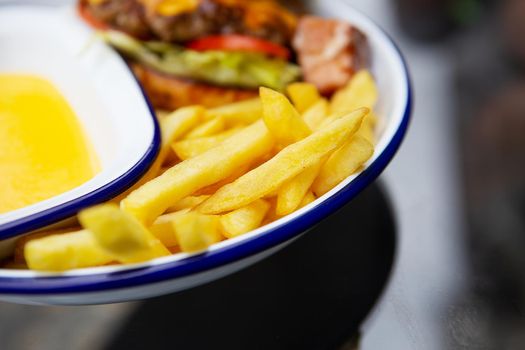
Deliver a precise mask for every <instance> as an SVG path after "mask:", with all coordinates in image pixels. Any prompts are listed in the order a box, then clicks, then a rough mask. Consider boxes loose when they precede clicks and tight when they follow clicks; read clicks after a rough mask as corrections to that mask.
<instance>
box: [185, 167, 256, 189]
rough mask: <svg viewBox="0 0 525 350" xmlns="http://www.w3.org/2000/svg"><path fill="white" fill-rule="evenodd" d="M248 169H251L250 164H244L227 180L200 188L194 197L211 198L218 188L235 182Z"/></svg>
mask: <svg viewBox="0 0 525 350" xmlns="http://www.w3.org/2000/svg"><path fill="white" fill-rule="evenodd" d="M250 168H251V163H245V164H243V165H241V166H239V167H238V168H237V169H236V170H235V171H234V172H233V174H231V175H230V176H228V177H227V178H225V179H222V180H221V181H219V182H216V183H214V184H213V185H209V186H206V187H203V188H201V189H200V190H198V191H196V192H195V195H196V196H211V195H212V194H214V193H215V192H217V191H218V190H219V188H221V187H223V186H224V185H227V184H229V183H231V182H233V181H235V180H237V179H238V178H240V177H241V176H243V175H244V174H246V173H247V172H248V170H249V169H250Z"/></svg>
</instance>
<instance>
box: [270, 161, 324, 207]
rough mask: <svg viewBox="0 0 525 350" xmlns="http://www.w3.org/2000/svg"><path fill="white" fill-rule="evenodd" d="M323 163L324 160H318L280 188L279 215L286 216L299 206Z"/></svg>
mask: <svg viewBox="0 0 525 350" xmlns="http://www.w3.org/2000/svg"><path fill="white" fill-rule="evenodd" d="M322 163H323V162H322V161H318V162H317V163H315V164H314V165H312V166H310V167H309V168H307V169H305V170H304V171H303V172H302V173H300V174H299V175H297V176H296V177H294V178H293V179H291V180H290V181H288V182H287V183H285V184H284V185H283V186H282V187H281V188H280V189H279V193H278V194H277V208H276V213H277V215H279V216H285V215H288V214H290V213H292V212H293V211H294V210H296V209H297V208H299V206H300V205H301V201H302V200H303V198H304V196H305V195H306V193H307V192H308V190H309V189H310V186H312V183H313V182H314V180H315V178H316V177H317V175H318V174H319V171H320V170H321V166H322Z"/></svg>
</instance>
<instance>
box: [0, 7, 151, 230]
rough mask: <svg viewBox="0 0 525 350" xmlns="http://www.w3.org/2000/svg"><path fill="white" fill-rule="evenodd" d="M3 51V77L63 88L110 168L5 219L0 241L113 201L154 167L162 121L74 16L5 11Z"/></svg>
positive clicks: (0, 12) (0, 26)
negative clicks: (22, 76) (30, 77)
mask: <svg viewBox="0 0 525 350" xmlns="http://www.w3.org/2000/svg"><path fill="white" fill-rule="evenodd" d="M28 23H30V25H28ZM0 52H1V54H0V73H20V74H33V75H38V76H41V77H44V78H46V79H47V80H49V81H51V82H52V83H53V85H54V86H56V87H57V88H58V90H59V91H60V92H61V94H62V95H63V96H64V97H65V99H66V100H67V101H68V102H69V104H70V106H71V107H72V108H73V110H74V111H75V113H76V115H77V116H78V118H79V121H80V123H81V125H82V127H83V129H84V132H85V133H86V134H87V135H86V136H87V138H88V139H89V140H90V141H91V143H92V144H93V147H94V149H95V152H96V154H97V156H98V158H99V160H100V163H101V166H102V170H101V172H100V173H98V174H97V175H96V176H95V177H94V178H93V179H91V180H90V181H87V182H86V183H84V184H82V185H81V186H78V187H76V188H74V189H72V190H70V191H68V192H65V193H62V194H60V195H57V196H55V197H52V198H50V199H48V200H44V201H41V202H38V203H36V204H33V205H30V206H27V207H24V208H21V209H18V210H13V211H10V212H7V213H3V214H0V239H6V238H9V237H13V236H16V235H19V234H21V233H24V232H28V231H32V230H36V229H40V228H42V227H44V226H47V225H49V224H53V223H56V222H58V221H61V220H63V219H66V218H68V217H71V216H72V215H74V214H76V213H77V212H78V211H79V210H80V209H82V208H85V207H88V206H90V205H93V204H96V203H100V202H103V201H106V200H108V199H111V198H113V197H114V196H115V195H117V194H119V193H121V192H122V191H124V190H125V189H127V188H128V187H130V185H132V184H133V183H134V182H135V181H136V180H137V179H139V178H140V176H141V175H142V174H143V173H144V172H145V171H146V170H147V169H148V167H149V165H150V164H151V162H152V161H153V160H154V159H155V156H156V153H157V151H158V147H159V143H160V136H159V129H158V125H157V121H156V118H155V116H154V114H153V112H152V110H151V108H150V107H149V105H148V102H147V101H146V99H145V98H144V95H143V93H142V90H141V88H140V86H139V85H138V83H137V82H136V80H135V78H134V76H133V75H132V73H131V72H130V70H129V69H128V67H127V65H126V64H125V62H124V61H123V60H122V59H121V58H120V56H119V55H117V54H116V53H115V52H114V51H113V50H111V49H110V48H108V47H107V46H106V45H105V44H103V43H102V42H100V41H99V40H94V37H93V33H92V32H91V31H90V30H89V29H88V28H86V26H84V25H83V24H82V23H80V22H79V21H78V20H76V18H75V17H74V16H73V15H72V12H70V11H58V12H57V10H56V9H55V8H46V7H28V6H13V7H0ZM35 117H38V116H35Z"/></svg>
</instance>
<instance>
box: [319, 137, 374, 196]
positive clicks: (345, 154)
mask: <svg viewBox="0 0 525 350" xmlns="http://www.w3.org/2000/svg"><path fill="white" fill-rule="evenodd" d="M372 154H374V146H372V145H371V144H370V142H368V141H367V140H365V139H364V138H363V137H360V136H355V137H353V138H352V139H350V141H348V142H347V143H346V144H345V145H344V146H343V147H341V148H340V149H338V150H337V151H336V152H334V153H333V154H332V155H331V156H330V158H328V160H327V161H326V163H325V164H324V165H323V167H322V168H321V171H320V172H319V176H318V177H317V178H316V179H315V181H314V184H313V186H312V189H313V191H314V193H315V194H316V196H318V197H320V196H322V195H323V194H325V193H326V192H328V191H330V190H331V189H332V188H334V187H335V186H337V185H338V184H339V183H340V182H341V181H343V180H344V179H346V178H347V177H348V176H350V175H352V174H353V173H355V172H356V171H357V170H358V169H359V168H360V167H361V166H362V165H363V164H364V163H365V162H366V161H367V160H368V159H369V158H370V157H371V156H372Z"/></svg>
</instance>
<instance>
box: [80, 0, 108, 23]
mask: <svg viewBox="0 0 525 350" xmlns="http://www.w3.org/2000/svg"><path fill="white" fill-rule="evenodd" d="M77 12H78V14H79V16H80V17H81V18H82V19H83V20H84V22H86V23H87V24H89V25H90V26H91V27H93V28H95V29H98V30H106V29H109V26H108V25H107V24H105V23H104V22H101V21H99V20H98V19H96V18H95V17H93V16H92V15H91V14H90V13H89V12H88V11H87V10H86V4H85V2H84V1H79V2H78V6H77Z"/></svg>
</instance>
